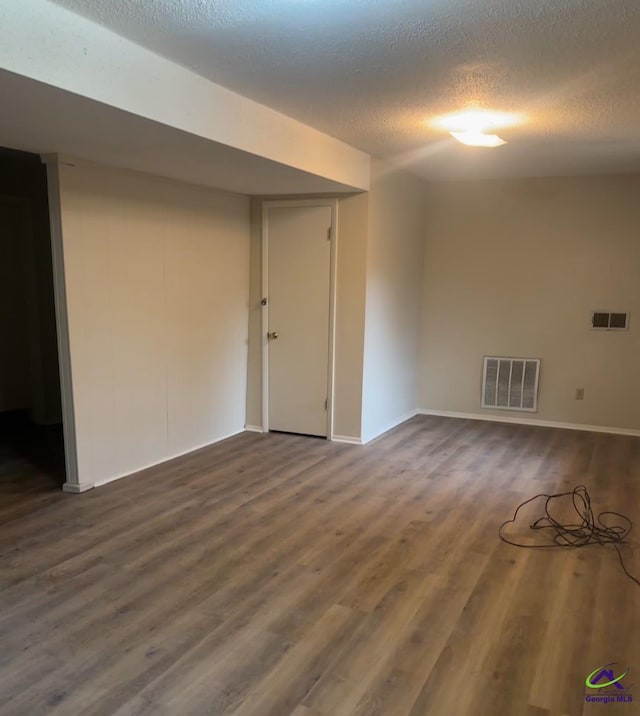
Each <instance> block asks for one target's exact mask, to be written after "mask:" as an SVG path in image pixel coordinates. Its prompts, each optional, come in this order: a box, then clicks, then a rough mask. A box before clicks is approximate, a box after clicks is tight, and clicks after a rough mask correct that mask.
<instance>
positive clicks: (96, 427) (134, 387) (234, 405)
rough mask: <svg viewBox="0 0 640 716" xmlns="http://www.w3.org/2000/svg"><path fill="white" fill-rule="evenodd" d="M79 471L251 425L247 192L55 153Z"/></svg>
mask: <svg viewBox="0 0 640 716" xmlns="http://www.w3.org/2000/svg"><path fill="white" fill-rule="evenodd" d="M60 196H61V212H62V239H63V248H64V269H65V287H66V298H67V306H68V319H69V340H70V356H71V371H72V382H73V395H74V412H75V425H76V438H77V456H78V473H79V482H80V483H83V484H90V483H94V484H95V483H97V484H100V483H102V482H105V481H108V480H110V479H113V478H115V477H119V476H122V475H125V474H128V473H131V472H133V471H135V470H137V469H140V468H142V467H144V466H147V465H150V464H153V463H157V462H160V461H163V460H166V459H169V458H170V457H173V456H175V455H178V454H180V453H184V452H187V451H190V450H193V449H195V448H197V447H199V446H201V445H205V444H208V443H211V442H214V441H215V440H217V439H220V438H222V437H225V436H227V435H230V434H233V433H237V432H239V431H241V430H242V429H243V426H244V417H245V395H246V355H247V348H246V342H247V318H248V308H247V301H248V289H249V286H248V270H247V269H248V265H249V201H248V199H247V198H246V197H240V196H235V195H229V194H223V193H221V192H216V191H212V190H207V189H202V188H198V187H194V186H189V185H186V184H180V183H177V182H171V181H167V180H162V179H158V178H154V177H151V176H147V175H142V174H136V173H133V172H125V171H118V170H111V169H105V168H98V167H87V166H80V165H79V166H69V165H61V166H60Z"/></svg>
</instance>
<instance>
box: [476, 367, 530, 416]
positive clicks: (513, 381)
mask: <svg viewBox="0 0 640 716" xmlns="http://www.w3.org/2000/svg"><path fill="white" fill-rule="evenodd" d="M539 377H540V359H539V358H503V357H499V356H485V358H484V369H483V371H482V407H483V408H497V409H499V410H524V411H527V412H530V413H535V411H536V410H537V409H538V381H539Z"/></svg>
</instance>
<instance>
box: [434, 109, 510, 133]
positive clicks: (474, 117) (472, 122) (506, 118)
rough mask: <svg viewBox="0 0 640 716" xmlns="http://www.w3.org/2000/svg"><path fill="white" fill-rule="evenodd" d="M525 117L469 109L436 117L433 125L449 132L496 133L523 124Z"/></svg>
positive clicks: (508, 113)
mask: <svg viewBox="0 0 640 716" xmlns="http://www.w3.org/2000/svg"><path fill="white" fill-rule="evenodd" d="M523 121H524V117H523V116H522V115H521V114H514V113H511V112H493V111H490V110H486V109H469V110H466V111H465V112H456V113H454V114H446V115H444V116H443V117H436V119H434V120H433V122H432V124H433V126H434V127H437V128H438V129H444V130H445V131H447V132H495V131H496V130H498V129H505V128H507V127H513V126H515V125H516V124H522V122H523Z"/></svg>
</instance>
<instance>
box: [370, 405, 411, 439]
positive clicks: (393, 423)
mask: <svg viewBox="0 0 640 716" xmlns="http://www.w3.org/2000/svg"><path fill="white" fill-rule="evenodd" d="M419 412H420V411H419V410H410V411H409V412H408V413H405V414H404V415H402V416H401V417H399V418H395V419H394V420H391V421H390V422H389V423H387V424H386V425H385V426H384V428H382V430H379V431H378V432H377V433H376V434H375V435H371V436H369V437H367V438H363V439H362V444H363V445H366V444H367V443H370V442H371V441H372V440H375V439H376V438H379V437H380V436H381V435H384V434H385V433H388V432H389V430H393V429H394V428H397V427H398V425H402V423H406V422H407V420H411V418H414V417H415V416H416V415H418V413H419Z"/></svg>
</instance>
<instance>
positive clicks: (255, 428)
mask: <svg viewBox="0 0 640 716" xmlns="http://www.w3.org/2000/svg"><path fill="white" fill-rule="evenodd" d="M244 429H245V430H246V431H247V432H248V433H263V432H264V430H263V429H262V426H261V425H245V426H244Z"/></svg>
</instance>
